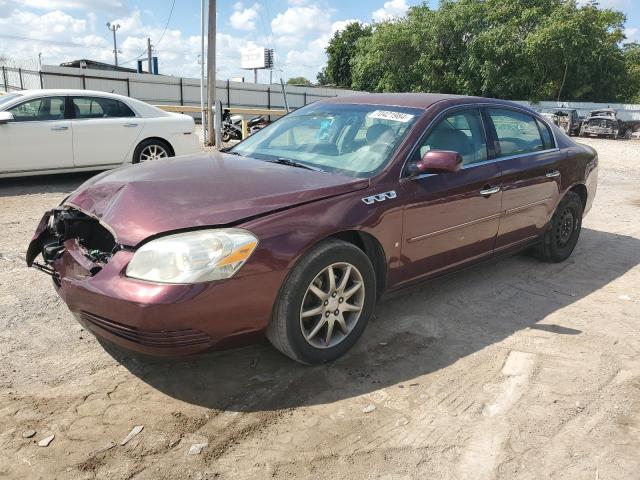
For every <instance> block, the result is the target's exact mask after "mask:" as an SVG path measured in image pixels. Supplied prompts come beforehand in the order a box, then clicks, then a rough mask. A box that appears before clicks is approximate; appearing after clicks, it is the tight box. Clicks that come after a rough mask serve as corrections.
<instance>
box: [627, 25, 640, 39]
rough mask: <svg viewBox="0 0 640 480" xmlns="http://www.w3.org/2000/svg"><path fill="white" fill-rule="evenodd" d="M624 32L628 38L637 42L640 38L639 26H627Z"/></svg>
mask: <svg viewBox="0 0 640 480" xmlns="http://www.w3.org/2000/svg"><path fill="white" fill-rule="evenodd" d="M624 34H625V36H626V37H627V40H628V41H630V42H636V41H638V40H639V39H640V37H639V36H638V29H637V28H626V29H625V30H624Z"/></svg>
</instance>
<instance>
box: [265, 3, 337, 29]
mask: <svg viewBox="0 0 640 480" xmlns="http://www.w3.org/2000/svg"><path fill="white" fill-rule="evenodd" d="M329 28H331V15H330V13H329V12H328V11H327V10H326V9H321V8H320V7H318V6H316V5H308V6H295V7H289V8H287V10H286V11H284V12H283V13H279V14H278V15H276V16H275V18H274V19H273V20H272V21H271V30H272V31H273V32H274V34H275V35H276V36H287V35H306V34H309V33H320V32H324V31H326V30H328V29H329Z"/></svg>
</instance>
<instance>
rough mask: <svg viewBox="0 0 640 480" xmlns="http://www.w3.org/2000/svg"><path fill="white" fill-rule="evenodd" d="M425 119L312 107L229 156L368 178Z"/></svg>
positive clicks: (403, 111) (379, 109)
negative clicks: (417, 121)
mask: <svg viewBox="0 0 640 480" xmlns="http://www.w3.org/2000/svg"><path fill="white" fill-rule="evenodd" d="M422 113H423V110H421V109H417V108H402V107H388V106H381V105H342V104H330V103H317V104H312V105H308V106H306V107H304V108H301V109H299V110H296V111H295V112H292V113H290V114H289V115H287V116H286V117H283V118H281V119H280V120H278V121H277V122H274V123H273V124H272V125H270V126H269V127H266V128H264V129H262V130H260V131H258V132H256V133H254V134H253V135H252V136H251V137H249V138H247V139H246V140H245V141H243V142H242V143H239V144H238V145H236V146H235V147H234V148H233V149H231V152H232V153H236V154H238V155H243V156H247V157H252V158H256V159H259V160H266V161H279V160H283V159H285V160H293V161H295V162H297V163H299V164H303V165H306V166H310V167H314V168H318V169H321V170H323V171H327V172H335V173H340V174H342V175H349V176H353V177H369V176H371V175H373V174H375V173H376V172H378V171H379V170H381V169H382V168H383V167H384V166H385V165H386V164H387V162H388V161H389V159H390V158H391V155H392V154H393V152H394V151H395V150H396V148H397V147H398V146H399V145H400V143H401V141H402V139H403V138H404V137H405V135H406V134H407V132H408V131H409V130H410V129H411V127H412V126H413V124H414V123H415V122H416V120H417V119H418V117H419V116H420V115H421V114H422Z"/></svg>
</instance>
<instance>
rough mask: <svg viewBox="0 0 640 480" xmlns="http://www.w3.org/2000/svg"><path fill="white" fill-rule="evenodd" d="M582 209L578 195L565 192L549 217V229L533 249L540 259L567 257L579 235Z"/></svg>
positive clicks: (552, 259) (548, 260)
mask: <svg viewBox="0 0 640 480" xmlns="http://www.w3.org/2000/svg"><path fill="white" fill-rule="evenodd" d="M582 211H583V205H582V200H581V199H580V197H579V196H578V195H577V194H576V193H574V192H567V194H566V195H565V196H564V198H563V199H562V201H561V202H560V204H559V205H558V208H557V209H556V211H555V213H554V214H553V217H552V218H551V225H550V226H549V229H548V230H547V232H546V233H545V234H544V236H543V237H542V239H541V240H540V243H539V244H538V245H536V247H535V249H534V252H535V254H536V256H537V257H538V258H539V259H540V260H543V261H545V262H555V263H557V262H563V261H565V260H566V259H567V258H569V256H570V255H571V253H572V252H573V249H574V248H575V246H576V244H577V243H578V238H579V237H580V230H581V228H582Z"/></svg>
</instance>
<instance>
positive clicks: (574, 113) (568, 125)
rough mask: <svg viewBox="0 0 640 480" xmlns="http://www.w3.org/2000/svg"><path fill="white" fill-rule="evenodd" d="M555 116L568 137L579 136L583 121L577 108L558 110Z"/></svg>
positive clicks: (554, 112) (555, 111)
mask: <svg viewBox="0 0 640 480" xmlns="http://www.w3.org/2000/svg"><path fill="white" fill-rule="evenodd" d="M553 114H554V115H555V116H556V117H557V118H558V123H557V124H556V125H558V126H559V127H560V128H561V129H562V130H563V131H564V133H566V134H567V135H578V134H579V133H580V127H581V125H582V119H581V118H580V115H579V114H578V110H576V109H575V108H557V109H555V110H554V111H553Z"/></svg>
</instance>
